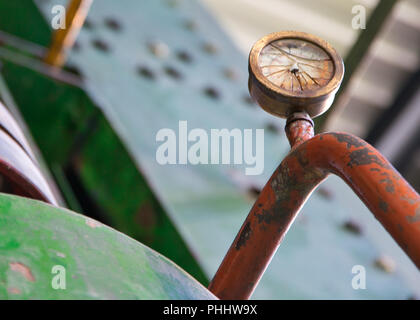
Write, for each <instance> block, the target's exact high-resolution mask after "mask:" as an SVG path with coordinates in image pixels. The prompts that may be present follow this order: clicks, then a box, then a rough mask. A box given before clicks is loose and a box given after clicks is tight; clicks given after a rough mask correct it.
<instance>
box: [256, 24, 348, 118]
mask: <svg viewBox="0 0 420 320" xmlns="http://www.w3.org/2000/svg"><path fill="white" fill-rule="evenodd" d="M249 72H250V74H249V89H250V93H251V96H252V97H253V98H254V100H256V102H257V103H258V104H259V105H260V106H261V107H262V108H263V109H264V110H266V111H268V112H270V113H272V114H274V115H276V116H279V117H283V118H287V117H288V116H290V115H291V114H292V113H294V112H302V111H304V112H306V113H308V114H309V115H310V116H311V117H316V116H319V115H320V114H322V113H323V112H325V111H326V110H327V109H328V108H329V107H330V106H331V103H332V101H333V99H334V96H335V93H336V92H337V90H338V88H339V86H340V84H341V81H342V79H343V74H344V65H343V61H342V59H341V57H340V56H339V55H338V53H337V52H336V51H335V50H334V49H333V48H332V47H331V46H330V45H329V44H328V43H327V42H326V41H324V40H322V39H320V38H318V37H316V36H313V35H310V34H307V33H303V32H295V31H285V32H277V33H272V34H269V35H267V36H265V37H264V38H262V39H261V40H259V41H258V42H257V43H256V44H255V45H254V46H253V48H252V50H251V53H250V55H249Z"/></svg>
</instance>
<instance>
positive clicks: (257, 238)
mask: <svg viewBox="0 0 420 320" xmlns="http://www.w3.org/2000/svg"><path fill="white" fill-rule="evenodd" d="M297 127H299V126H297ZM288 136H289V134H288ZM294 141H298V143H297V144H296V145H294V144H293V143H291V144H292V150H291V152H290V153H289V154H288V155H287V156H286V158H285V159H284V160H283V161H282V163H281V164H280V166H279V167H278V168H277V169H276V171H275V172H274V174H273V175H272V176H271V178H270V180H269V181H268V182H267V184H266V185H265V187H264V188H263V190H262V192H261V194H260V196H259V197H258V199H257V201H256V202H255V204H254V206H253V207H252V209H251V212H250V213H249V215H248V217H247V218H246V220H245V222H244V223H243V225H242V227H241V229H240V231H239V233H238V235H237V236H236V238H235V240H234V242H233V244H232V245H231V247H230V249H229V251H228V253H227V254H226V256H225V258H224V260H223V262H222V264H221V265H220V267H219V269H218V271H217V272H216V275H215V276H214V278H213V280H212V282H211V283H210V286H209V289H210V291H212V292H213V293H214V294H215V295H216V296H217V297H219V298H220V299H247V298H249V297H250V296H251V294H252V292H253V291H254V289H255V287H256V285H257V284H258V282H259V280H260V278H261V276H262V275H263V273H264V271H265V269H266V267H267V266H268V264H269V262H270V260H271V258H272V256H273V255H274V253H275V251H276V250H277V248H278V246H279V245H280V243H281V241H282V239H283V237H284V236H285V234H286V232H287V230H288V229H289V227H290V225H291V224H292V222H293V220H294V219H295V218H296V215H297V214H298V213H299V211H300V209H301V208H302V206H303V205H304V203H305V202H306V200H307V199H308V197H309V195H310V194H311V193H312V192H313V191H314V189H315V188H316V187H317V186H318V185H319V184H320V183H321V182H322V181H323V180H324V179H325V178H326V177H327V176H328V174H330V173H334V174H336V175H338V176H339V177H341V178H342V179H343V180H344V181H345V182H346V183H347V184H348V185H349V186H350V187H351V188H352V189H353V191H354V192H355V193H356V194H357V195H358V196H359V198H360V199H361V200H362V201H363V202H364V203H365V204H366V206H367V207H368V208H369V209H370V211H371V212H373V214H374V215H375V217H376V218H377V219H378V220H379V221H380V222H381V224H382V225H383V226H384V227H385V229H386V230H387V231H388V232H389V233H390V234H391V235H392V237H393V238H394V239H395V240H396V241H397V243H398V244H399V245H400V246H401V248H402V249H403V250H404V251H405V252H406V253H407V255H408V256H409V257H410V258H411V259H412V261H413V262H414V263H415V264H416V265H417V267H418V268H420V196H419V194H418V193H417V192H416V191H415V190H414V189H413V188H412V187H411V186H410V185H409V184H408V183H407V182H406V181H405V180H404V178H402V177H401V176H400V174H399V173H398V172H397V171H396V170H395V169H394V168H393V167H392V165H391V164H390V163H389V162H388V161H387V160H386V159H385V158H384V157H383V156H382V155H381V154H380V153H379V152H378V151H377V150H376V149H375V148H374V147H372V146H371V145H369V144H368V143H367V142H365V141H363V140H362V139H360V138H357V137H355V136H353V135H350V134H346V133H335V132H332V133H324V134H320V135H317V136H315V137H313V138H311V139H310V140H307V141H304V142H302V141H299V139H297V140H296V139H295V140H294Z"/></svg>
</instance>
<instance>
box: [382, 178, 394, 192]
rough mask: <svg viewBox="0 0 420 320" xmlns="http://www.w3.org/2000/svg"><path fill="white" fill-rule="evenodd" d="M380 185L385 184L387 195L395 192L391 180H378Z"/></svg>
mask: <svg viewBox="0 0 420 320" xmlns="http://www.w3.org/2000/svg"><path fill="white" fill-rule="evenodd" d="M379 182H380V183H385V184H386V186H385V190H386V191H387V192H389V193H394V192H395V188H394V182H393V181H392V179H390V178H388V177H387V178H385V179H382V180H379Z"/></svg>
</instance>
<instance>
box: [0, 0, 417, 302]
mask: <svg viewBox="0 0 420 320" xmlns="http://www.w3.org/2000/svg"><path fill="white" fill-rule="evenodd" d="M70 2H71V1H65V0H19V1H9V0H0V65H1V68H0V99H1V101H2V102H3V104H4V105H5V106H6V107H7V108H8V109H9V111H10V112H11V113H12V114H13V115H14V117H15V118H16V119H17V120H18V122H19V125H20V127H21V128H22V131H23V132H24V134H25V135H26V137H27V138H28V139H29V141H30V144H31V146H32V148H33V149H34V150H35V153H36V156H37V159H38V161H39V163H40V166H41V167H42V170H43V173H44V175H45V177H46V178H47V180H48V181H49V184H50V185H51V188H52V189H54V190H55V192H56V194H57V197H58V198H60V199H61V205H62V206H65V207H68V208H70V209H72V210H74V211H76V212H80V213H83V214H85V215H88V216H90V217H92V218H95V219H97V220H100V221H102V222H104V223H106V224H108V225H110V226H112V227H113V228H115V229H117V230H119V231H121V232H123V233H126V234H128V235H129V236H131V237H133V238H135V239H137V240H139V241H140V242H142V243H144V244H146V245H147V246H150V247H152V248H153V249H155V250H156V251H158V252H160V253H162V254H163V255H165V256H167V257H168V258H170V259H172V260H173V261H175V262H176V263H177V264H178V265H180V266H181V267H182V268H184V269H185V270H186V271H187V272H189V273H190V274H191V275H193V276H194V277H195V278H196V279H197V280H199V281H200V282H201V283H203V284H204V285H207V284H208V282H209V280H210V279H211V278H212V276H213V275H214V273H215V272H216V270H217V267H218V265H219V264H220V263H221V261H222V259H223V256H224V255H225V253H226V251H227V249H228V248H229V246H230V244H231V243H232V241H233V239H234V237H235V235H236V233H237V231H238V230H239V228H240V226H241V224H242V222H243V221H244V219H245V217H246V215H247V214H248V212H249V210H250V208H251V206H252V204H253V203H254V201H255V199H256V197H257V196H258V193H259V192H260V190H261V188H262V187H263V186H264V184H265V182H266V181H267V180H268V178H269V177H270V176H271V174H272V172H273V171H274V169H275V168H276V167H277V166H278V164H279V163H280V161H281V159H282V158H283V157H284V156H285V155H286V154H287V152H288V150H289V145H288V142H287V139H286V137H285V135H284V133H283V127H284V121H283V120H280V119H276V118H274V117H272V116H270V115H268V114H266V113H265V112H264V111H262V110H261V109H260V108H259V107H258V106H256V104H255V103H254V102H253V101H252V100H251V99H250V97H249V94H248V89H247V81H248V69H247V68H248V66H247V55H248V53H249V51H250V49H251V47H252V45H253V43H255V42H256V41H257V40H258V39H260V38H261V37H262V36H264V35H266V34H268V33H271V32H274V31H282V30H296V31H305V32H309V33H312V34H314V35H317V36H319V37H321V38H323V39H325V40H327V41H328V42H330V43H331V44H332V46H333V47H335V48H336V49H337V50H338V52H339V53H340V54H341V56H342V57H343V59H344V62H345V67H346V76H345V79H344V81H343V84H342V87H341V89H340V91H339V93H338V95H337V97H336V101H335V103H334V104H333V106H332V108H331V109H330V110H329V112H327V113H326V114H324V115H323V116H321V117H319V118H318V119H316V130H317V131H318V132H322V131H333V130H334V131H346V132H350V133H353V134H355V135H358V136H360V137H362V138H364V139H366V140H367V141H368V142H369V143H371V144H373V145H374V146H375V147H377V148H378V149H379V150H380V151H381V152H382V153H383V154H384V155H385V156H386V157H387V158H388V159H389V160H390V161H391V162H392V164H393V165H394V166H395V167H396V168H397V169H398V170H399V171H400V172H401V174H402V175H403V176H404V177H405V178H406V179H407V180H408V181H409V182H410V183H411V184H412V185H413V186H414V188H416V189H417V190H420V127H419V123H420V91H419V83H420V82H419V80H420V78H419V77H420V71H419V68H420V56H419V55H420V53H419V52H420V50H419V47H420V32H419V31H420V1H419V0H399V1H393V0H386V1H375V0H360V1H352V0H341V1H333V0H317V1H312V0H294V1H287V0H258V1H255V0H254V1H252V0H230V1H221V0H201V1H196V0H153V1H152V0H149V1H147V0H146V1H137V0H121V1H112V0H95V1H93V3H92V5H91V7H90V8H89V10H88V11H87V12H88V15H87V18H86V20H85V21H84V24H83V27H82V28H81V30H80V34H78V35H77V38H76V41H75V42H74V44H73V45H72V46H71V47H69V48H68V49H69V50H68V52H67V54H66V57H65V59H64V64H63V65H62V66H61V67H60V68H57V66H55V67H54V66H52V65H51V63H49V62H48V61H47V60H46V59H45V57H46V56H47V53H48V52H49V49H48V48H50V46H51V43H52V39H53V34H54V30H53V29H52V25H51V21H52V19H53V17H54V16H55V14H54V13H52V12H53V11H52V9H53V7H54V6H56V5H63V6H64V7H67V8H69V5H70ZM355 6H359V8H360V6H362V8H363V9H364V10H365V11H366V24H365V28H364V29H360V28H354V27H353V26H352V20H353V19H354V17H355V16H356V13H354V11H353V9H354V7H355ZM181 120H187V121H188V126H189V129H192V128H203V129H206V130H210V129H212V128H220V129H221V128H228V129H233V128H240V129H245V128H252V129H257V128H263V129H265V152H264V159H265V163H264V164H265V166H264V172H263V174H262V175H260V176H255V177H253V176H246V175H245V174H244V166H242V165H230V166H205V165H198V166H192V165H186V166H185V165H172V166H161V165H159V164H158V163H157V162H156V159H155V153H156V148H157V147H158V145H159V144H158V143H157V142H156V138H155V137H156V133H157V132H158V130H160V129H162V128H171V129H173V130H175V131H177V130H178V122H179V121H181ZM3 191H4V190H3ZM354 265H362V266H364V267H365V268H366V270H367V271H366V272H367V289H366V290H354V289H353V288H352V286H351V280H352V277H353V276H354V275H353V274H352V273H351V270H352V267H353V266H354ZM419 283H420V276H419V273H418V270H417V268H416V267H415V266H414V264H413V263H412V262H411V261H410V260H409V259H408V258H407V256H406V255H405V254H404V253H403V251H402V250H401V249H400V248H399V247H398V245H396V244H395V243H394V241H393V240H392V239H391V237H390V236H389V235H388V234H387V232H386V231H385V230H384V229H383V228H382V226H381V225H380V224H379V223H378V222H377V221H376V220H375V218H374V217H373V215H372V214H371V213H370V212H369V211H368V210H367V208H366V207H365V206H364V205H363V204H362V203H361V202H360V200H359V199H358V198H357V197H356V196H355V195H354V193H353V192H352V191H351V190H350V188H349V187H347V186H346V185H345V184H344V183H343V182H342V181H341V180H340V179H338V178H337V177H330V178H328V179H327V181H326V182H325V183H324V184H322V186H321V187H320V188H319V189H318V190H317V192H315V193H314V194H313V195H312V196H311V198H310V199H309V201H308V203H307V204H306V205H305V207H304V209H303V210H302V212H301V214H300V215H299V217H298V218H297V219H296V221H295V223H294V225H293V226H292V227H291V230H290V231H289V233H288V235H287V236H286V239H285V241H284V242H283V243H282V245H281V246H280V248H279V250H278V252H277V254H276V255H275V257H274V258H273V260H272V262H271V264H270V267H269V268H268V270H267V272H266V274H265V275H264V277H263V279H262V281H261V283H260V285H259V286H258V288H257V290H256V292H255V294H254V296H253V298H255V299H418V298H419V297H420V286H419Z"/></svg>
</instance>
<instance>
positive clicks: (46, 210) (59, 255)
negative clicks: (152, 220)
mask: <svg viewBox="0 0 420 320" xmlns="http://www.w3.org/2000/svg"><path fill="white" fill-rule="evenodd" d="M54 266H59V268H61V270H60V271H54V270H57V267H55V268H54ZM62 270H64V273H63V271H62ZM57 276H60V277H61V278H60V281H61V282H60V281H59V279H58V278H56V279H54V277H57ZM64 283H65V286H64ZM57 284H60V285H61V286H58V285H57ZM57 287H58V288H60V289H57ZM0 299H214V296H213V295H212V294H211V293H210V292H208V291H207V289H206V288H204V287H203V286H202V285H201V284H199V283H198V282H197V281H196V280H194V279H193V278H192V277H191V276H190V275H188V274H187V273H185V272H184V271H183V270H182V269H180V268H179V267H178V266H176V265H175V264H174V263H172V262H171V261H169V260H168V259H166V258H165V257H163V256H161V255H160V254H158V253H157V252H155V251H153V250H151V249H149V248H148V247H146V246H144V245H142V244H140V243H139V242H137V241H135V240H133V239H131V238H129V237H127V236H126V235H124V234H122V233H120V232H118V231H116V230H114V229H111V228H109V227H107V226H105V225H103V224H101V223H99V222H97V221H95V220H92V219H90V218H87V217H85V216H82V215H79V214H76V213H74V212H71V211H69V210H65V209H59V208H56V207H52V206H49V205H46V204H44V203H41V202H37V201H33V200H29V199H25V198H20V197H16V196H10V195H4V194H0Z"/></svg>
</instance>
